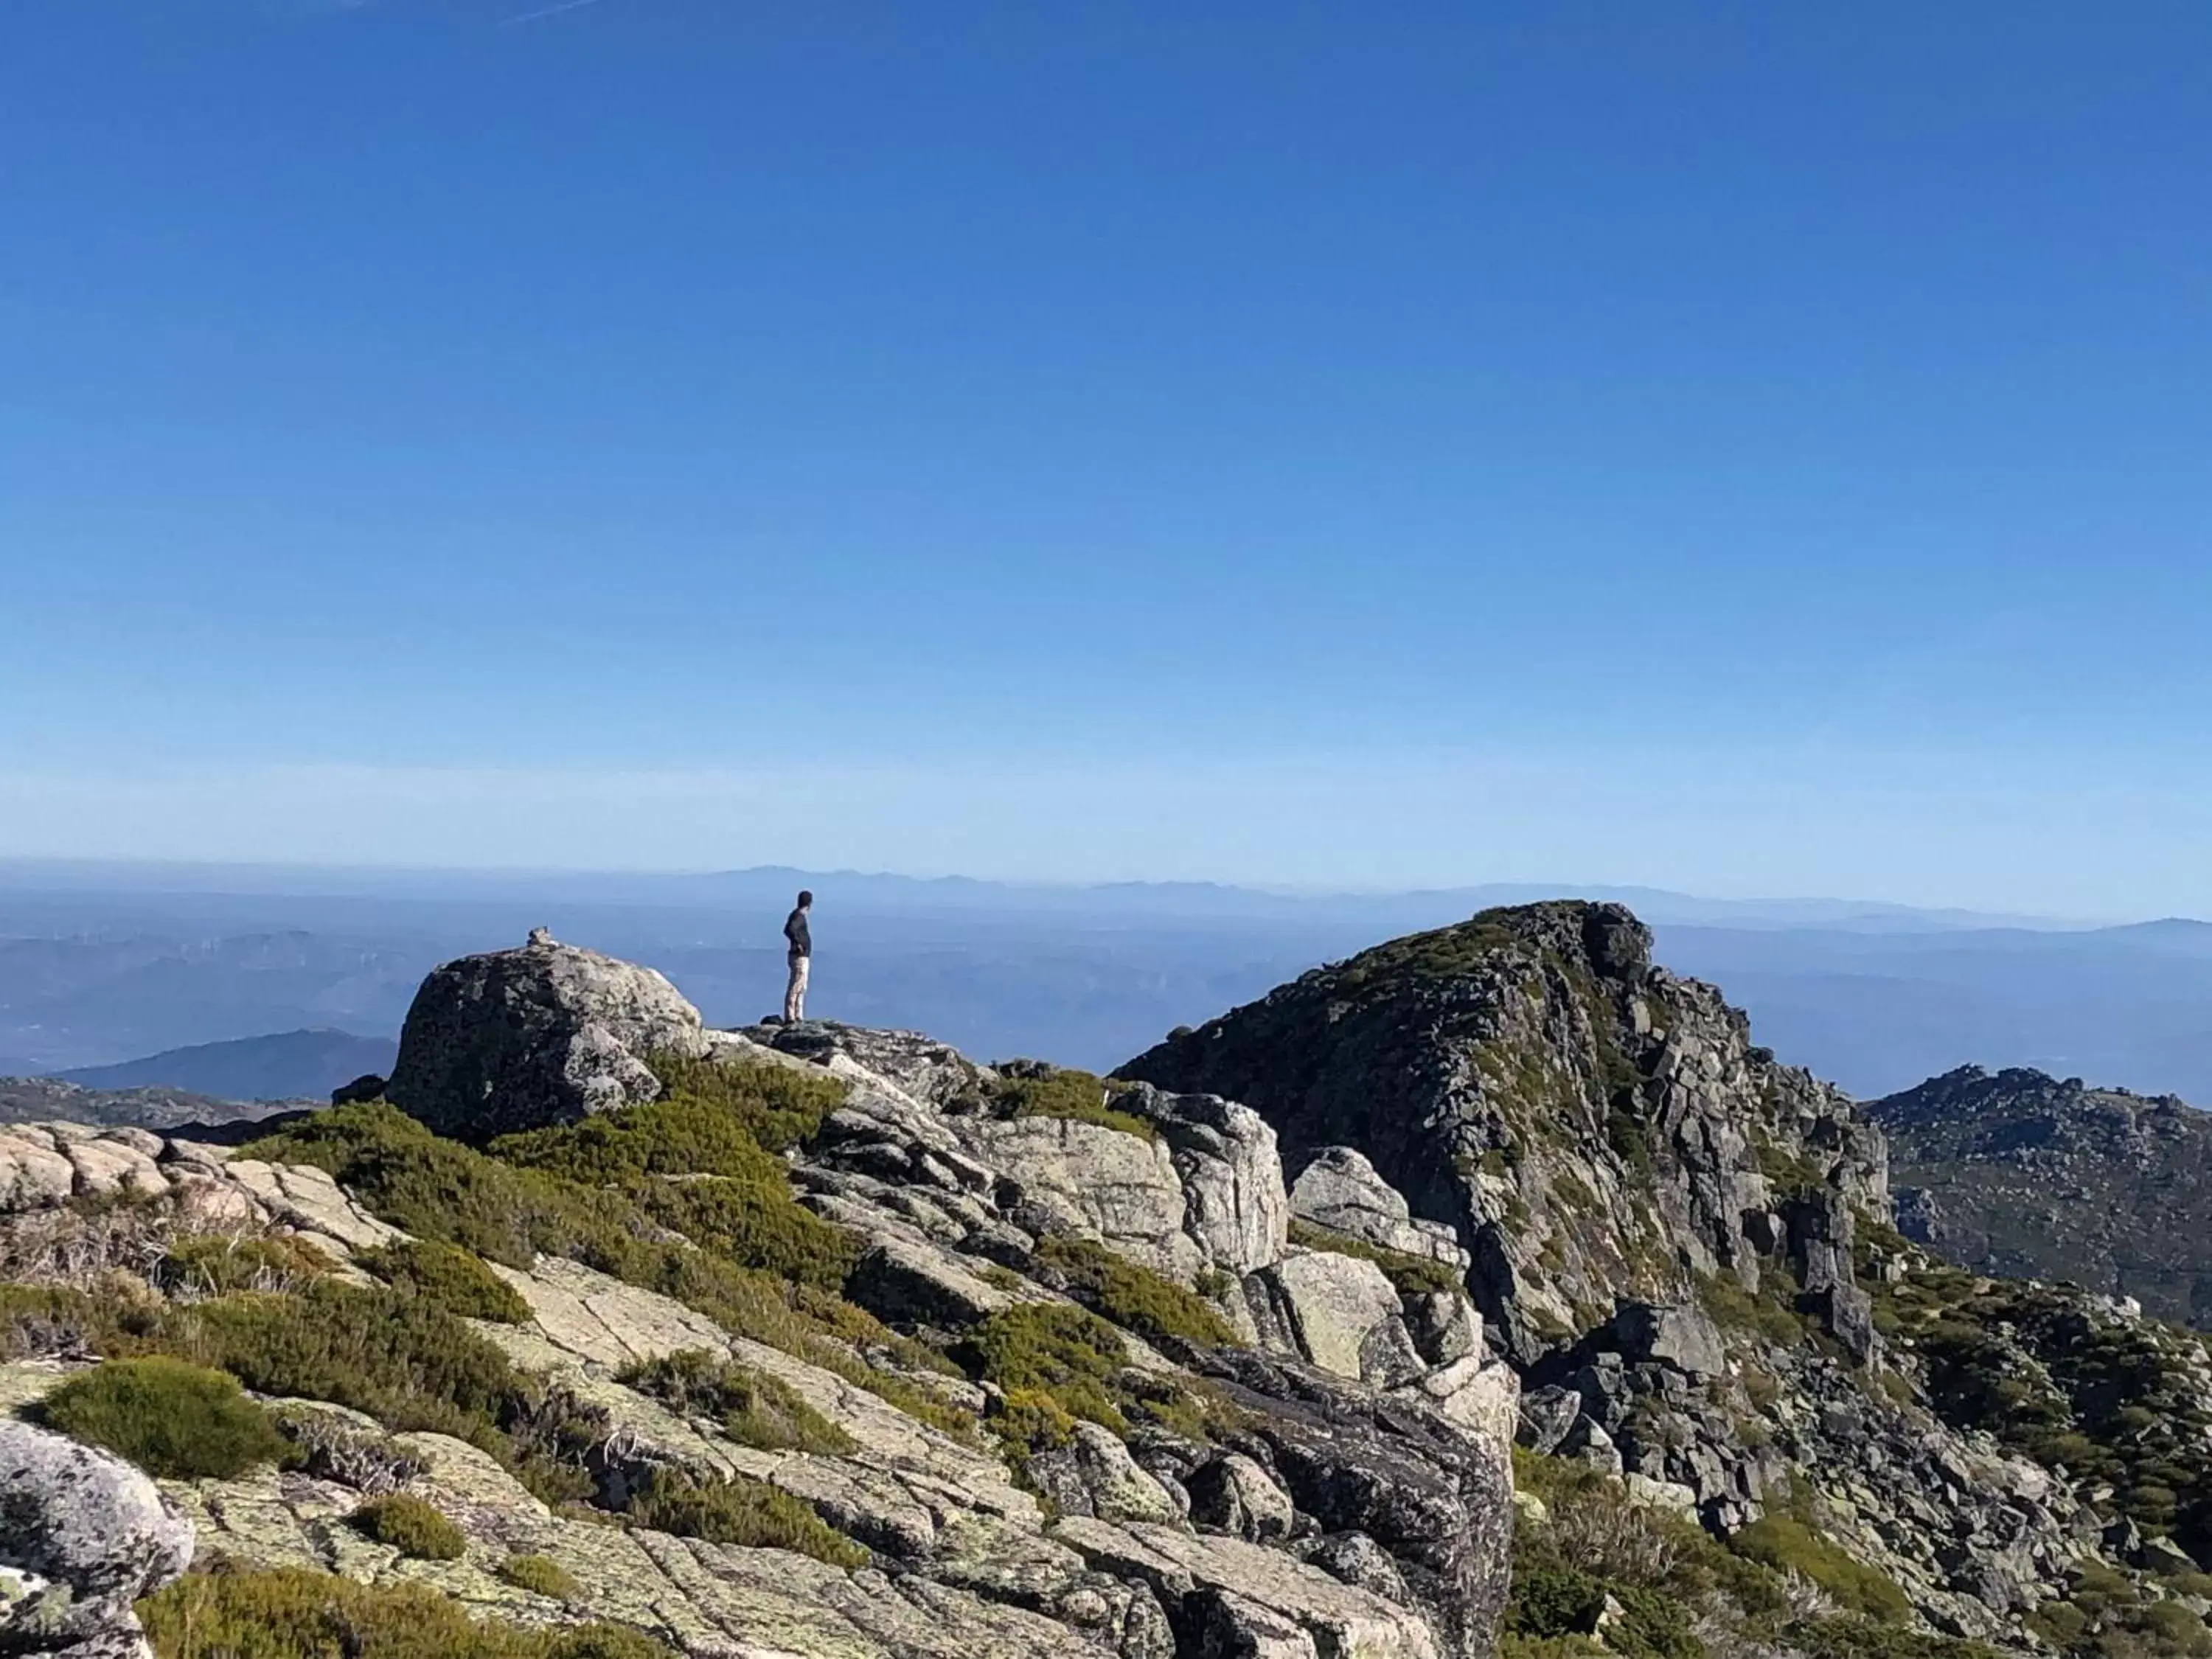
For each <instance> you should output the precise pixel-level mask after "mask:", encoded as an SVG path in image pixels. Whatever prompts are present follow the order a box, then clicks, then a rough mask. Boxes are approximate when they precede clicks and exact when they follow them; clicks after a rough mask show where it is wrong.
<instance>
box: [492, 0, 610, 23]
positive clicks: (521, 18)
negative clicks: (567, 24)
mask: <svg viewBox="0 0 2212 1659" xmlns="http://www.w3.org/2000/svg"><path fill="white" fill-rule="evenodd" d="M597 4H599V0H559V3H558V4H556V5H550V6H540V7H538V9H537V10H536V11H525V12H517V13H516V14H515V15H513V16H512V17H502V18H501V19H500V20H499V26H500V27H501V28H503V29H511V28H513V27H516V26H517V25H518V24H521V23H534V22H536V21H538V19H539V18H541V17H558V16H559V15H561V14H562V12H564V11H574V10H577V9H579V8H580V7H584V6H596V5H597Z"/></svg>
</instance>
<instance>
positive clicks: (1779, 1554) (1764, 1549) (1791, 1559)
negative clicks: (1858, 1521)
mask: <svg viewBox="0 0 2212 1659" xmlns="http://www.w3.org/2000/svg"><path fill="white" fill-rule="evenodd" d="M1729 1546H1730V1547H1732V1548H1733V1549H1734V1550H1735V1553H1737V1554H1739V1555H1741V1556H1742V1557H1743V1558H1744V1559H1746V1560H1747V1561H1756V1562H1758V1563H1759V1565H1762V1566H1767V1567H1771V1568H1773V1569H1774V1570H1775V1571H1777V1572H1794V1573H1796V1574H1797V1575H1798V1577H1802V1578H1804V1579H1806V1580H1808V1582H1810V1583H1814V1584H1818V1585H1819V1586H1820V1588H1821V1589H1823V1590H1825V1591H1826V1592H1827V1594H1828V1595H1829V1597H1830V1598H1831V1599H1832V1600H1833V1601H1834V1602H1835V1603H1836V1605H1837V1606H1838V1607H1841V1608H1843V1610H1844V1612H1846V1613H1857V1614H1858V1615H1860V1616H1861V1617H1863V1618H1868V1619H1873V1620H1887V1621H1895V1620H1905V1619H1908V1618H1910V1617H1911V1613H1912V1604H1911V1602H1909V1601H1906V1600H1905V1592H1904V1591H1903V1590H1901V1589H1898V1587H1897V1586H1896V1584H1895V1583H1892V1582H1891V1581H1890V1580H1889V1579H1888V1578H1887V1577H1884V1576H1883V1575H1882V1574H1881V1573H1879V1572H1876V1571H1875V1570H1874V1569H1873V1568H1872V1567H1869V1566H1866V1565H1863V1564H1861V1563H1860V1562H1858V1561H1856V1560H1853V1559H1851V1557H1850V1556H1849V1555H1847V1554H1845V1553H1844V1552H1843V1551H1842V1550H1840V1549H1838V1548H1837V1547H1835V1546H1834V1545H1833V1544H1832V1543H1830V1542H1829V1541H1827V1540H1826V1538H1823V1537H1822V1536H1821V1535H1820V1533H1819V1532H1817V1531H1815V1530H1814V1528H1813V1527H1812V1526H1811V1525H1810V1524H1809V1523H1808V1522H1804V1521H1802V1520H1800V1519H1798V1518H1797V1517H1796V1516H1792V1515H1786V1514H1768V1515H1765V1516H1761V1517H1760V1518H1759V1519H1758V1520H1756V1521H1754V1522H1752V1523H1751V1524H1750V1525H1749V1526H1747V1527H1746V1528H1743V1529H1742V1530H1741V1532H1739V1533H1737V1534H1735V1537H1734V1538H1732V1539H1730V1540H1729Z"/></svg>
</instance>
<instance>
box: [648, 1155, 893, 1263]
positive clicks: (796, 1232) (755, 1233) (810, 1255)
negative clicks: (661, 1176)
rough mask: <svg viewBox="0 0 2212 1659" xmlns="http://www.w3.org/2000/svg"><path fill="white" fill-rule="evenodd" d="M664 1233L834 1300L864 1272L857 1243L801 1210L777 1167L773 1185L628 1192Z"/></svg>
mask: <svg viewBox="0 0 2212 1659" xmlns="http://www.w3.org/2000/svg"><path fill="white" fill-rule="evenodd" d="M624 1190H625V1191H626V1192H627V1193H628V1194H629V1197H630V1198H631V1199H632V1200H635V1202H636V1204H637V1206H638V1207H639V1208H640V1209H641V1210H643V1211H644V1212H646V1214H647V1215H649V1216H651V1217H652V1218H653V1220H655V1221H657V1222H659V1224H660V1225H662V1226H664V1227H669V1228H672V1229H673V1230H674V1231H677V1232H679V1233H682V1234H683V1235H684V1237H687V1238H689V1239H690V1241H691V1242H692V1243H695V1244H699V1245H702V1246H704V1247H705V1248H706V1249H710V1250H715V1251H719V1252H720V1254H722V1255H726V1256H728V1257H729V1258H730V1259H731V1260H732V1261H737V1262H739V1263H742V1264H743V1265H744V1266H745V1267H750V1268H754V1269H757V1270H758V1271H760V1272H762V1273H774V1274H775V1276H776V1277H778V1278H779V1279H791V1280H793V1281H795V1282H796V1283H798V1284H801V1285H809V1286H811V1287H812V1288H814V1289H816V1290H819V1291H826V1292H828V1293H829V1294H831V1295H835V1294H836V1292H837V1291H840V1290H841V1289H842V1287H843V1285H844V1283H845V1279H846V1278H847V1276H848V1274H850V1273H852V1271H853V1269H854V1267H856V1266H857V1265H859V1262H860V1256H861V1254H862V1251H863V1249H864V1248H865V1247H864V1246H863V1244H862V1243H861V1241H860V1237H858V1236H857V1235H855V1234H854V1233H852V1232H850V1231H847V1230H846V1229H845V1228H842V1227H836V1226H832V1225H830V1224H829V1222H826V1221H824V1220H823V1218H821V1217H820V1216H818V1215H817V1214H815V1213H814V1212H813V1211H811V1210H810V1209H808V1208H806V1207H805V1206H804V1205H802V1204H799V1203H798V1202H797V1201H796V1200H793V1197H792V1196H791V1189H790V1188H789V1187H788V1186H787V1184H786V1183H785V1177H784V1175H783V1170H782V1166H781V1164H779V1165H777V1167H776V1172H775V1181H774V1182H772V1183H771V1182H765V1181H761V1182H753V1181H733V1180H731V1179H730V1178H728V1177H727V1176H704V1177H702V1178H701V1179H699V1180H696V1181H682V1182H672V1181H641V1182H635V1183H634V1184H633V1185H632V1186H630V1187H629V1188H624Z"/></svg>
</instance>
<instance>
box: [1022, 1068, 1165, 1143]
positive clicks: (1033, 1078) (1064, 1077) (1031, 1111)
mask: <svg viewBox="0 0 2212 1659" xmlns="http://www.w3.org/2000/svg"><path fill="white" fill-rule="evenodd" d="M1120 1086H1121V1087H1126V1086H1127V1085H1120ZM1116 1091H1117V1085H1114V1084H1111V1083H1109V1082H1108V1081H1107V1080H1106V1079H1104V1078H1102V1077H1100V1076H1098V1075H1097V1073H1091V1072H1079V1071H1076V1070H1073V1069H1072V1068H1060V1067H1053V1068H1050V1069H1043V1070H1039V1071H1037V1072H1035V1073H1030V1072H1026V1071H1024V1072H1022V1073H1016V1074H1014V1075H1012V1076H1002V1077H1001V1078H1000V1079H999V1082H998V1085H997V1086H996V1088H994V1090H993V1091H992V1095H991V1100H992V1103H993V1105H994V1106H995V1107H996V1108H997V1109H998V1112H999V1114H1000V1116H1002V1117H1058V1118H1066V1119H1067V1120H1069V1121H1072V1122H1075V1123H1090V1124H1095V1125H1096V1126H1097V1127H1099V1128H1102V1129H1116V1130H1119V1131H1120V1132H1121V1133H1123V1134H1125V1135H1135V1136H1136V1137H1137V1138H1138V1139H1141V1140H1149V1141H1155V1142H1157V1141H1158V1139H1159V1138H1160V1132H1159V1129H1158V1127H1157V1126H1156V1125H1154V1124H1152V1123H1151V1122H1148V1121H1146V1120H1145V1119H1144V1118H1141V1117H1138V1116H1135V1115H1133V1114H1131V1113H1128V1112H1117V1111H1115V1109H1113V1107H1112V1106H1110V1105H1109V1104H1108V1102H1109V1100H1110V1099H1111V1098H1112V1097H1113V1095H1114V1094H1115V1092H1116Z"/></svg>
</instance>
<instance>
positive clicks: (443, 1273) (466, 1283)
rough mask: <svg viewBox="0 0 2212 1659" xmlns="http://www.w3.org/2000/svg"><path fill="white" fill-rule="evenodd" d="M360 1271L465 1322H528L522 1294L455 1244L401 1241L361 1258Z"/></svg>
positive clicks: (507, 1323) (413, 1240)
mask: <svg viewBox="0 0 2212 1659" xmlns="http://www.w3.org/2000/svg"><path fill="white" fill-rule="evenodd" d="M358 1261H359V1263H360V1265H361V1266H362V1267H365V1268H367V1269H368V1271H369V1272H370V1273H374V1274H375V1275H376V1276H377V1277H378V1278H380V1279H383V1280H385V1281H386V1283H387V1284H389V1285H392V1287H393V1288H395V1289H398V1290H406V1291H413V1292H414V1293H415V1294H416V1296H418V1297H422V1299H423V1300H424V1301H425V1302H427V1303H428V1304H429V1305H430V1306H432V1307H434V1308H437V1309H440V1310H443V1311H444V1312H446V1313H449V1314H452V1315H453V1316H455V1317H457V1318H461V1319H488V1320H491V1321H494V1322H496V1323H499V1324H501V1325H526V1324H528V1323H529V1322H530V1318H531V1313H530V1304H529V1303H528V1302H526V1301H525V1300H524V1299H523V1297H522V1293H521V1292H520V1291H517V1290H516V1289H515V1288H514V1286H513V1285H510V1284H508V1283H507V1281H506V1280H505V1279H501V1277H500V1276H499V1275H498V1274H497V1273H494V1272H492V1270H491V1269H490V1268H489V1267H486V1266H484V1264H483V1261H482V1260H481V1259H480V1258H478V1257H477V1256H474V1255H471V1254H470V1253H469V1252H468V1251H466V1250H464V1249H460V1248H459V1247H458V1246H456V1245H452V1244H441V1243H437V1242H436V1241H435V1240H431V1239H421V1238H410V1239H403V1240H400V1241H399V1242H398V1243H392V1244H386V1245H385V1246H384V1247H383V1248H382V1249H374V1250H370V1251H368V1252H367V1253H366V1254H364V1255H362V1256H360V1257H359V1258H358Z"/></svg>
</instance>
